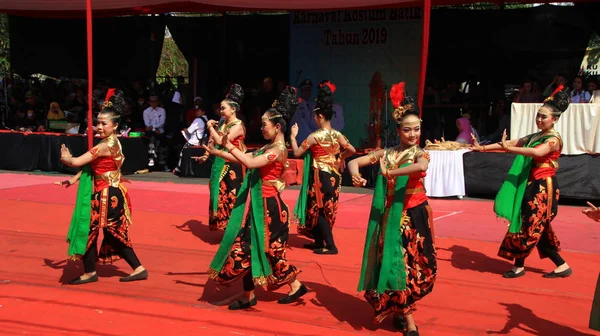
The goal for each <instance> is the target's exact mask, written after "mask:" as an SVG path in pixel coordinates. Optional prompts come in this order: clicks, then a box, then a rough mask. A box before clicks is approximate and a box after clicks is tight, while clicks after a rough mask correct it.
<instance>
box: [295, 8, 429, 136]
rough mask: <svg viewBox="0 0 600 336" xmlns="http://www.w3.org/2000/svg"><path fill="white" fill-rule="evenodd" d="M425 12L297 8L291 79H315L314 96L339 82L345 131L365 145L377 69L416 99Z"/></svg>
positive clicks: (387, 81) (337, 95)
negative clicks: (321, 85)
mask: <svg viewBox="0 0 600 336" xmlns="http://www.w3.org/2000/svg"><path fill="white" fill-rule="evenodd" d="M421 17H422V10H421V8H395V9H376V10H351V11H331V12H294V13H292V14H291V15H290V25H291V27H290V82H291V84H292V85H299V84H300V83H301V82H302V80H304V79H306V78H308V79H310V80H312V82H313V96H312V97H313V99H314V97H316V86H317V84H318V83H319V82H320V81H321V80H323V79H328V80H331V81H332V82H333V83H334V84H335V85H336V86H337V91H336V93H335V96H334V98H335V103H336V104H340V105H342V107H343V109H344V119H345V127H344V129H343V130H342V131H343V133H344V134H345V135H346V136H347V137H348V139H349V140H350V142H352V144H354V145H355V146H357V147H361V146H362V145H363V142H365V141H366V140H367V139H368V123H369V106H370V89H369V83H371V81H372V79H373V78H374V77H377V73H380V74H381V76H382V79H383V81H384V83H385V84H386V85H387V87H388V89H389V87H391V85H392V84H394V83H397V82H400V81H404V82H406V85H407V86H406V87H407V91H408V92H409V94H412V95H414V96H415V98H416V92H417V85H418V80H419V66H420V54H421V32H422V23H421ZM388 106H389V108H390V109H391V106H390V105H388Z"/></svg>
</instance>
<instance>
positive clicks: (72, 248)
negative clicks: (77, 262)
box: [67, 165, 94, 258]
mask: <svg viewBox="0 0 600 336" xmlns="http://www.w3.org/2000/svg"><path fill="white" fill-rule="evenodd" d="M93 188H94V181H93V178H92V168H91V167H90V165H85V166H83V168H82V170H81V177H80V178H79V187H78V188H77V199H76V200H75V209H74V210H73V216H72V217H71V225H70V226H69V233H68V234H67V243H69V252H68V255H69V257H73V258H74V257H77V256H82V255H84V254H85V250H86V248H87V241H88V235H89V233H90V221H91V213H92V190H93Z"/></svg>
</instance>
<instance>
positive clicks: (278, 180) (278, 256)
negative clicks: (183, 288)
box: [211, 143, 299, 290]
mask: <svg viewBox="0 0 600 336" xmlns="http://www.w3.org/2000/svg"><path fill="white" fill-rule="evenodd" d="M275 148H277V149H278V150H277V151H273V149H275ZM278 152H279V153H278ZM255 153H264V154H263V156H264V157H265V159H266V160H267V161H268V164H267V165H265V166H263V167H261V168H260V169H259V174H260V181H261V185H262V187H261V192H262V201H263V204H264V210H263V213H264V223H257V225H264V246H265V249H264V250H265V254H266V257H267V260H268V263H269V265H270V268H271V270H272V275H270V276H269V277H268V279H263V278H255V279H252V273H251V267H252V257H251V249H252V248H253V247H252V246H251V240H252V239H253V238H252V237H251V235H252V230H251V227H250V223H249V222H250V220H249V217H250V211H249V212H248V213H247V215H246V218H245V219H244V222H243V223H242V226H241V229H240V231H239V233H238V235H237V237H236V238H235V241H234V243H233V245H232V246H231V248H230V250H229V255H228V256H227V260H226V261H225V262H224V263H223V266H222V267H221V269H213V270H212V272H213V273H212V276H211V277H212V278H213V279H214V280H215V281H217V282H218V283H220V284H226V283H229V282H232V281H234V280H236V279H239V278H242V277H245V278H247V279H245V280H244V286H245V290H251V286H252V282H254V283H256V284H258V285H266V286H268V289H277V288H279V287H281V286H282V285H284V284H288V283H290V282H292V281H294V280H295V279H296V275H297V274H298V273H299V271H298V270H297V269H296V267H295V266H293V265H291V264H290V263H289V262H288V261H287V259H286V249H287V244H288V238H289V223H290V219H289V209H288V206H287V205H286V204H285V202H284V201H283V199H282V198H281V192H282V191H283V189H284V187H285V182H284V181H283V173H284V172H285V169H286V166H287V149H286V147H285V145H284V144H282V143H274V144H269V145H267V146H265V147H263V148H262V149H260V150H258V151H257V152H255ZM255 155H256V154H255ZM281 155H284V158H283V160H282V158H281ZM284 162H285V163H284ZM252 195H253V194H251V197H250V202H251V203H250V206H249V208H250V209H252V202H256V200H255V199H253V197H252ZM232 220H233V217H232ZM230 225H234V224H233V223H231V224H230ZM226 234H227V233H226ZM247 282H249V283H250V285H249V286H250V288H246V286H248V284H247Z"/></svg>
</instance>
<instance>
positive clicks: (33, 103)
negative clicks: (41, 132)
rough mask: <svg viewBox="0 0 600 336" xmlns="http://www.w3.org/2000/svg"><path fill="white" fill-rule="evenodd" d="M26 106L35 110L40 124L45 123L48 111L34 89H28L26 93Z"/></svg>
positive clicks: (27, 108)
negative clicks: (34, 92)
mask: <svg viewBox="0 0 600 336" xmlns="http://www.w3.org/2000/svg"><path fill="white" fill-rule="evenodd" d="M25 108H26V110H27V111H29V110H31V111H33V113H34V114H35V115H36V117H37V121H38V123H39V124H40V125H41V124H45V121H44V116H45V115H46V111H45V110H44V105H43V104H42V103H40V102H39V101H38V100H37V97H36V96H35V95H34V94H33V92H32V91H28V92H27V93H26V94H25Z"/></svg>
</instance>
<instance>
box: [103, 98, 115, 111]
mask: <svg viewBox="0 0 600 336" xmlns="http://www.w3.org/2000/svg"><path fill="white" fill-rule="evenodd" d="M112 106H113V103H112V102H111V101H110V100H107V101H105V102H104V104H102V108H103V109H105V108H107V107H112Z"/></svg>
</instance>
